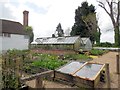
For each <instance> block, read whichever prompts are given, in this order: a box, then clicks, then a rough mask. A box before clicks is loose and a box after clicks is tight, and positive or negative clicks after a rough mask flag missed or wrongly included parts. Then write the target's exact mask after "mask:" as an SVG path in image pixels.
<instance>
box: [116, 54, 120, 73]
mask: <svg viewBox="0 0 120 90" xmlns="http://www.w3.org/2000/svg"><path fill="white" fill-rule="evenodd" d="M116 71H117V74H120V60H119V55H116Z"/></svg>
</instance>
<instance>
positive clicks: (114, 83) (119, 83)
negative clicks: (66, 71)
mask: <svg viewBox="0 0 120 90" xmlns="http://www.w3.org/2000/svg"><path fill="white" fill-rule="evenodd" d="M117 54H118V52H108V53H106V54H104V55H102V56H99V57H98V58H94V59H93V60H92V61H90V62H94V63H95V62H96V63H101V64H105V63H108V64H109V70H110V79H111V80H110V81H111V88H120V74H119V75H118V74H116V55H117ZM43 82H44V87H45V88H73V87H72V86H69V85H65V84H61V83H58V82H52V81H46V80H44V81H43ZM31 83H32V85H33V82H31ZM98 87H99V88H106V84H103V83H102V84H101V83H100V84H99V85H98Z"/></svg>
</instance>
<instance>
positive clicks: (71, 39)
mask: <svg viewBox="0 0 120 90" xmlns="http://www.w3.org/2000/svg"><path fill="white" fill-rule="evenodd" d="M79 38H80V37H79V36H74V37H68V36H66V37H55V38H52V37H47V38H37V39H36V40H35V41H36V42H37V43H38V44H74V43H75V42H76V40H77V39H79Z"/></svg>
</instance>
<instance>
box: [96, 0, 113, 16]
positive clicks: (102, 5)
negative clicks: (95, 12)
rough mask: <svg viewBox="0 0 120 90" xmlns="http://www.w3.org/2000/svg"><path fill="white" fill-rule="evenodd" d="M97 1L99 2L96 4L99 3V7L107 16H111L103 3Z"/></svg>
mask: <svg viewBox="0 0 120 90" xmlns="http://www.w3.org/2000/svg"><path fill="white" fill-rule="evenodd" d="M98 2H99V4H98V5H99V6H100V7H101V8H103V9H104V10H105V11H106V13H107V14H108V15H109V16H111V15H110V13H109V12H108V11H107V9H106V8H105V5H104V3H102V2H100V1H98Z"/></svg>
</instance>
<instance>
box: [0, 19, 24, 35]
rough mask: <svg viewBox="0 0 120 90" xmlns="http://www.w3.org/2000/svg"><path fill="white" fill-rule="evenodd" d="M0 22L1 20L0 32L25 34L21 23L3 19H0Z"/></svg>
mask: <svg viewBox="0 0 120 90" xmlns="http://www.w3.org/2000/svg"><path fill="white" fill-rule="evenodd" d="M0 22H2V30H1V31H2V33H10V34H21V35H24V34H26V32H25V31H24V27H23V25H22V24H21V23H19V22H15V21H10V20H3V19H0Z"/></svg>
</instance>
